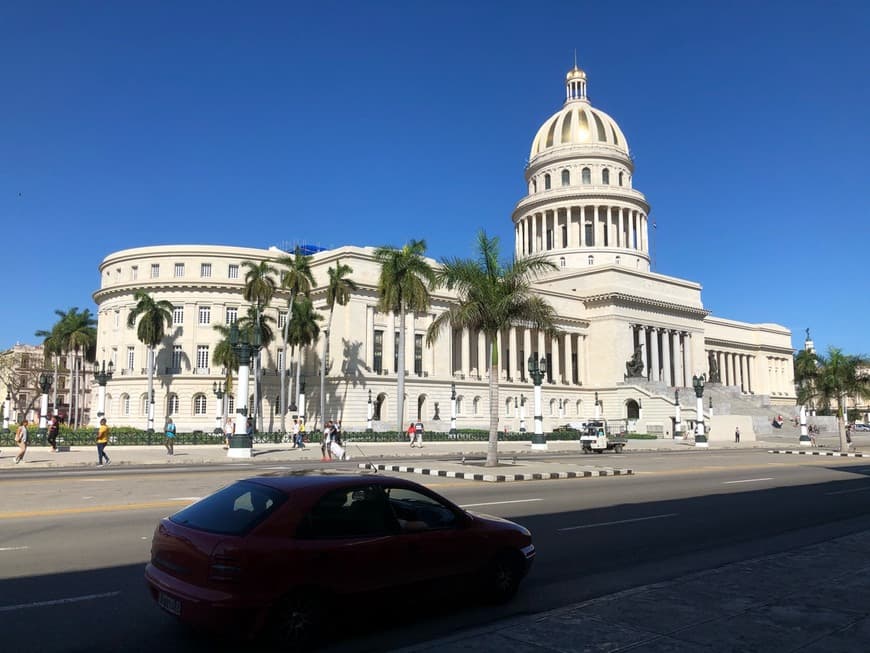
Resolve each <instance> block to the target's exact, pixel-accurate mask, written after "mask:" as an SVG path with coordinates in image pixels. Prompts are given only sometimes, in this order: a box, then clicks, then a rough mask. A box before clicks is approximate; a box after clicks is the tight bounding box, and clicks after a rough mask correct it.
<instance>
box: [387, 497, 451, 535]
mask: <svg viewBox="0 0 870 653" xmlns="http://www.w3.org/2000/svg"><path fill="white" fill-rule="evenodd" d="M387 495H388V497H389V504H390V508H391V509H392V511H393V514H394V515H395V517H396V520H397V521H398V522H399V526H400V527H401V528H402V530H403V531H424V530H434V529H439V528H453V527H454V526H456V524H457V518H456V514H455V513H454V512H453V510H451V509H450V508H449V507H447V506H445V505H444V504H443V503H441V502H440V501H437V500H436V499H433V498H432V497H430V496H427V495H425V494H423V493H421V492H417V491H416V490H409V489H407V488H399V487H393V488H389V489H388V490H387Z"/></svg>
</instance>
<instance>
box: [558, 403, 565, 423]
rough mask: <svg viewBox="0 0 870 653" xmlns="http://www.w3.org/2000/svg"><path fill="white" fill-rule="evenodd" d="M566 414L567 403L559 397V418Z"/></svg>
mask: <svg viewBox="0 0 870 653" xmlns="http://www.w3.org/2000/svg"><path fill="white" fill-rule="evenodd" d="M564 416H565V404H564V402H563V400H562V399H559V419H562V418H563V417H564Z"/></svg>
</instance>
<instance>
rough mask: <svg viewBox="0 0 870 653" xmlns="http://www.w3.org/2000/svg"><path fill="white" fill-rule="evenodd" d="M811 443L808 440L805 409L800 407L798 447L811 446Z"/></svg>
mask: <svg viewBox="0 0 870 653" xmlns="http://www.w3.org/2000/svg"><path fill="white" fill-rule="evenodd" d="M812 443H813V441H812V440H811V439H810V434H809V433H808V431H807V407H806V406H801V437H800V445H801V446H802V447H809V446H810V445H812Z"/></svg>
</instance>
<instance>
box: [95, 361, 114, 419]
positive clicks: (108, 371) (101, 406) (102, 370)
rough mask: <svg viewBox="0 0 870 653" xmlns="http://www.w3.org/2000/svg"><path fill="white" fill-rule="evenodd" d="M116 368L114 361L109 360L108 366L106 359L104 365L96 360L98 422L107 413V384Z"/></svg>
mask: <svg viewBox="0 0 870 653" xmlns="http://www.w3.org/2000/svg"><path fill="white" fill-rule="evenodd" d="M114 368H115V366H114V365H113V364H112V361H109V365H108V366H106V361H103V364H102V367H101V366H100V365H99V364H97V362H96V361H94V381H96V382H97V386H99V389H98V390H97V392H98V394H97V422H99V421H100V419H102V417H103V416H104V415H105V414H106V384H107V383H108V382H109V380H110V379H111V378H112V372H113V371H114Z"/></svg>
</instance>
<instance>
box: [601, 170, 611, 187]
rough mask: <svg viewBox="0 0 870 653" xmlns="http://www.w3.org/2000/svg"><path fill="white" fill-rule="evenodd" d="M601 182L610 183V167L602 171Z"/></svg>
mask: <svg viewBox="0 0 870 653" xmlns="http://www.w3.org/2000/svg"><path fill="white" fill-rule="evenodd" d="M601 183H602V184H604V185H605V186H607V185H608V184H609V183H610V168H605V169H604V170H602V171H601Z"/></svg>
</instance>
